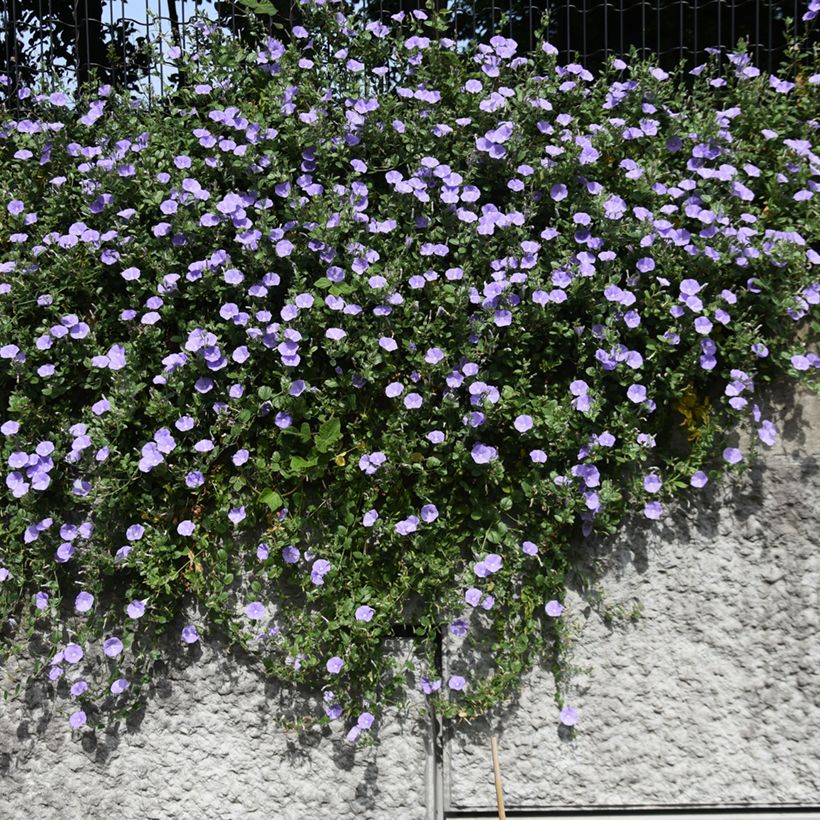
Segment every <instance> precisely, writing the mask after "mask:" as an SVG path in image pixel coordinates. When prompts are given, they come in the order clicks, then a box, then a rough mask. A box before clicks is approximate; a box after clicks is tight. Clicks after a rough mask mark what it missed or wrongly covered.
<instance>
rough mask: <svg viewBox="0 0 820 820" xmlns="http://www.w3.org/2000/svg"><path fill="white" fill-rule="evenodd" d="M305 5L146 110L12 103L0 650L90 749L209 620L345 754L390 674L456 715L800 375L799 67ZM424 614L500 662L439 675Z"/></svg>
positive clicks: (3, 299)
mask: <svg viewBox="0 0 820 820" xmlns="http://www.w3.org/2000/svg"><path fill="white" fill-rule="evenodd" d="M815 6H816V3H815ZM816 11H817V9H816V8H815V7H814V6H813V7H811V8H810V10H809V11H808V12H807V13H806V17H807V19H808V18H810V17H811V16H813V15H814V14H815V13H816ZM303 13H304V16H305V19H304V23H305V25H304V26H297V27H295V28H294V30H293V38H292V41H291V42H290V43H289V44H288V45H287V46H284V45H283V44H282V43H281V42H279V41H277V40H276V39H274V38H270V37H266V36H264V35H260V38H259V44H258V46H257V47H256V49H250V48H248V47H246V46H242V45H240V44H237V43H235V42H232V41H230V40H228V39H225V38H223V37H222V36H221V35H220V34H219V33H218V32H213V31H208V30H207V24H205V23H203V22H202V21H195V22H194V23H193V26H194V27H195V28H196V31H194V30H193V29H192V31H191V36H192V37H193V35H194V34H198V35H199V36H201V37H205V40H206V45H205V46H203V47H202V48H200V49H199V50H198V51H197V52H193V53H188V54H183V55H181V57H180V60H181V63H182V65H183V66H184V72H185V77H186V78H187V81H188V82H187V85H186V87H185V88H184V89H183V90H181V91H179V93H176V94H175V95H174V96H173V97H169V98H166V99H163V100H160V101H159V102H158V103H157V104H155V105H153V106H152V107H150V108H148V107H146V106H145V105H144V104H141V103H140V102H139V101H137V100H131V99H129V98H128V95H127V94H125V93H123V92H120V91H117V90H115V89H112V88H110V87H105V86H103V87H101V88H99V89H98V90H97V92H96V93H95V94H87V95H84V96H82V97H81V98H80V99H78V100H76V101H73V100H71V99H69V97H68V95H66V94H63V93H61V92H51V93H48V92H46V93H40V94H38V93H35V92H27V91H25V90H24V91H22V92H21V94H20V95H19V96H20V97H21V105H23V106H25V108H24V109H23V110H24V112H25V113H19V112H17V113H15V112H14V111H12V110H7V111H5V112H4V113H2V120H0V206H1V210H0V433H1V434H2V435H0V448H2V453H1V454H2V461H3V465H4V467H5V470H4V476H3V478H4V480H3V482H2V485H0V491H1V493H2V494H0V615H2V621H3V627H2V630H3V631H2V643H0V657H2V658H3V660H4V664H5V665H6V667H7V669H9V668H11V667H10V666H9V664H10V663H11V661H12V660H13V656H15V655H20V654H21V653H23V652H24V650H26V648H27V647H28V646H29V642H30V641H32V640H34V639H35V638H37V640H39V641H40V645H41V647H42V646H45V650H44V651H45V652H46V656H45V657H44V659H43V660H41V661H40V662H38V663H34V664H33V665H32V664H29V666H27V667H25V668H27V669H28V673H27V674H28V675H29V678H27V679H26V680H29V679H30V680H40V681H46V682H49V685H50V686H51V687H52V688H53V695H54V697H55V698H57V700H58V702H59V704H60V708H61V709H62V710H63V712H64V714H65V715H66V717H67V719H68V722H69V723H70V726H71V727H72V728H73V729H76V730H80V731H84V729H83V728H82V727H93V726H94V725H96V724H98V723H101V722H102V721H104V720H105V719H106V717H107V716H108V715H111V714H121V713H122V710H123V709H125V708H127V707H128V706H129V705H134V704H138V703H139V702H140V700H141V698H143V697H144V696H145V692H146V690H147V687H149V686H150V683H151V680H152V669H153V667H154V664H155V663H156V661H157V660H158V659H159V658H160V657H161V652H160V650H159V649H158V648H157V646H158V643H157V640H158V638H159V637H160V636H162V635H165V634H167V632H168V630H169V629H171V628H172V629H173V632H172V634H173V637H174V639H175V640H179V641H181V642H183V643H185V644H195V643H196V642H197V641H199V640H201V639H203V638H204V637H205V635H206V633H207V630H208V628H209V624H211V625H213V624H217V625H219V628H220V629H221V630H224V631H225V632H226V633H227V634H228V636H229V637H230V639H231V640H232V641H234V642H236V643H238V644H241V645H243V646H245V647H247V648H249V649H251V650H252V651H253V652H255V653H256V654H258V656H259V658H260V661H261V663H263V664H264V666H265V668H266V670H267V671H268V672H270V673H271V674H272V675H274V676H275V677H277V678H279V679H281V680H285V681H291V682H294V683H297V684H304V685H306V686H309V687H313V688H314V691H316V692H317V695H318V693H319V692H321V693H322V702H321V705H320V706H317V708H316V711H315V715H314V717H315V719H316V720H318V721H319V722H328V721H339V724H338V725H340V726H342V727H343V731H344V732H346V733H347V737H348V739H349V740H351V741H353V740H355V739H356V737H357V736H358V735H359V733H360V732H362V731H366V730H368V729H370V727H371V725H372V724H373V721H374V719H376V718H377V717H378V715H379V713H380V710H382V709H383V708H384V707H385V706H386V705H388V704H397V703H401V702H403V701H404V699H405V697H406V694H407V687H408V686H414V687H420V688H421V690H423V692H424V693H425V695H426V697H427V698H428V702H429V703H430V705H431V707H434V708H435V709H436V710H437V712H438V713H439V714H441V715H443V716H444V717H447V718H453V717H457V716H462V717H464V716H473V715H477V714H480V713H482V712H484V711H486V710H487V709H488V708H489V707H491V706H492V705H493V704H495V703H498V702H499V701H500V700H502V699H503V698H504V697H505V696H507V695H509V693H510V692H511V691H512V690H513V689H514V687H515V685H516V683H517V682H518V680H519V679H520V676H521V674H522V672H523V670H525V669H526V668H527V667H528V665H530V664H531V663H532V660H533V658H535V657H536V656H537V655H538V653H540V652H542V651H544V650H545V649H549V648H550V647H551V646H552V645H553V641H554V640H555V638H556V636H557V637H559V638H560V632H561V623H562V612H563V606H562V604H561V603H560V602H561V600H562V598H563V585H564V578H565V573H566V571H567V569H568V565H569V564H568V557H567V556H568V550H569V547H570V545H571V544H573V543H577V542H578V541H579V540H580V541H583V539H584V538H585V537H588V536H590V535H591V534H592V533H601V534H608V533H612V532H614V531H615V530H616V528H617V526H618V525H619V523H620V522H622V521H623V520H624V519H625V518H626V516H628V515H631V514H634V513H635V512H637V513H638V514H643V515H644V516H645V517H646V518H648V519H652V520H656V519H662V518H663V516H664V514H665V511H666V510H667V508H668V504H669V501H670V500H671V499H672V498H673V497H674V496H675V495H676V494H680V493H696V492H697V491H698V489H699V488H702V487H704V485H706V484H707V482H708V481H709V480H711V479H714V478H716V477H717V476H718V475H719V474H720V473H721V472H722V471H723V470H725V469H735V470H737V469H740V468H741V467H742V466H743V465H744V463H746V461H747V460H748V458H749V457H750V455H749V454H748V453H746V454H744V453H743V452H741V450H740V449H738V448H737V447H735V446H730V443H731V441H732V439H731V438H730V436H731V434H732V432H733V431H736V430H737V429H738V428H739V427H748V428H750V429H751V431H752V432H753V435H754V439H756V440H759V441H760V442H762V443H763V444H764V445H772V444H773V443H774V441H775V439H776V436H777V430H776V427H775V425H774V424H773V422H772V420H771V419H768V418H765V417H764V414H763V413H762V411H761V409H760V406H759V404H758V402H759V396H760V395H761V388H762V387H764V386H765V384H766V383H768V382H770V381H771V380H772V379H774V378H778V377H782V376H787V377H791V378H793V379H801V380H803V381H804V382H805V383H807V384H808V385H809V386H810V387H812V388H813V389H816V388H817V376H816V372H817V368H818V366H819V365H820V358H819V357H818V356H817V355H816V354H815V353H814V352H813V350H814V348H813V344H814V339H815V338H816V332H817V330H818V322H817V318H816V309H815V310H814V315H813V314H812V312H813V309H814V306H815V305H816V304H817V302H818V300H820V284H818V277H817V274H816V270H817V264H818V262H820V254H818V251H817V242H818V233H819V230H818V229H820V214H819V213H818V208H817V203H818V199H820V195H819V194H818V192H819V191H820V158H818V155H817V153H815V152H814V150H815V149H814V148H813V146H815V145H816V140H817V129H818V99H820V74H817V73H814V74H813V73H811V72H812V70H814V69H812V66H815V67H816V66H817V65H818V62H817V56H818V52H817V47H816V46H814V47H813V48H814V51H812V50H811V48H810V47H809V46H807V45H805V44H802V45H801V44H799V43H798V44H795V45H794V46H793V48H792V51H791V52H790V55H791V56H790V63H789V65H788V66H786V67H784V68H783V69H781V75H782V76H774V75H772V76H769V75H767V74H766V73H764V72H762V71H759V70H758V69H757V68H755V67H754V65H753V64H752V62H751V61H750V59H749V57H748V56H747V55H746V54H745V53H744V52H743V50H742V48H739V49H738V50H737V51H736V52H734V53H731V54H728V55H723V56H721V55H717V54H713V55H711V56H710V58H709V60H708V62H707V63H706V64H704V65H701V66H698V67H697V68H696V69H694V70H693V71H691V72H689V74H691V75H693V76H691V77H687V76H686V74H685V73H684V70H683V69H680V70H678V71H677V72H672V73H671V74H670V73H667V72H665V71H663V70H661V69H659V68H657V67H654V66H653V65H652V63H650V62H645V61H640V60H637V59H635V58H634V56H633V57H631V58H618V59H613V60H612V61H611V63H610V65H609V66H608V67H607V69H606V71H605V72H604V73H602V74H601V75H600V76H597V77H596V76H593V75H592V74H591V73H590V72H589V71H587V70H586V69H584V68H583V67H582V66H581V65H578V64H574V63H571V64H568V65H558V64H556V58H555V54H556V51H555V49H554V48H553V47H552V46H551V45H550V44H549V43H547V42H544V41H543V39H541V40H539V44H538V47H537V48H536V49H535V50H534V51H532V52H530V53H528V54H526V56H524V55H521V54H519V53H518V48H517V45H516V43H515V42H513V41H511V40H509V39H506V38H505V37H503V36H495V37H493V38H492V39H491V40H490V41H489V43H482V44H480V45H473V46H470V47H469V48H468V49H467V50H466V51H464V50H462V49H459V48H457V44H456V43H454V42H453V41H452V40H450V39H448V38H447V37H445V36H443V34H442V32H443V30H444V29H445V22H444V18H443V17H442V16H441V15H439V14H436V13H434V12H433V11H432V10H430V11H429V12H423V11H416V12H414V13H413V14H411V15H406V16H402V15H393V17H392V18H385V20H384V21H366V20H361V19H360V18H359V17H357V16H356V15H354V14H353V12H352V11H350V9H348V10H347V16H346V15H345V13H344V11H343V9H342V6H341V5H340V4H333V3H328V4H319V3H311V4H309V5H305V6H304V8H303ZM240 581H241V583H240ZM192 601H194V602H196V603H197V604H198V607H199V609H198V613H199V614H198V615H196V617H195V618H194V619H193V622H191V619H190V618H185V617H184V614H185V613H186V612H189V611H190V610H189V609H188V605H189V604H190V603H191V602H192ZM465 612H467V613H468V615H465V614H464V613H465ZM181 618H182V619H183V620H180V619H181ZM405 622H409V623H412V624H413V629H414V641H415V644H416V647H417V649H418V653H417V657H418V660H416V661H407V662H404V661H397V660H396V659H395V657H394V656H393V655H391V654H389V653H387V652H385V649H384V647H385V640H386V639H387V638H389V637H390V636H391V635H392V634H393V631H394V628H395V626H396V624H399V623H405ZM479 628H480V629H479ZM180 629H181V632H180ZM440 629H445V630H449V631H451V632H452V634H453V636H455V637H456V638H458V640H463V641H466V642H469V641H471V640H474V639H475V635H476V633H477V631H481V632H482V633H485V632H486V631H487V630H489V632H490V634H491V636H492V637H491V644H492V652H493V669H492V674H489V675H487V674H484V673H482V674H481V675H477V674H476V675H472V674H471V671H472V670H471V669H470V668H469V667H467V666H465V667H464V668H463V669H459V670H457V671H459V674H453V675H449V676H445V679H444V680H442V679H441V678H439V677H438V675H437V673H436V667H435V663H434V660H435V648H436V639H437V634H438V632H439V630H440ZM94 659H96V660H95V662H94V663H91V662H90V661H91V660H94ZM24 666H25V664H22V665H20V666H19V667H15V668H19V669H22V668H23V667H24ZM7 683H8V681H7ZM12 683H14V681H12ZM12 688H13V687H12ZM6 694H7V695H8V694H9V692H8V688H7V691H6ZM558 705H559V706H561V705H563V706H564V709H563V710H562V712H561V715H560V718H559V719H560V720H562V721H563V722H564V723H566V724H572V723H573V722H574V720H575V718H576V715H575V713H574V710H573V709H572V707H571V705H568V704H567V705H565V704H563V703H559V704H558Z"/></svg>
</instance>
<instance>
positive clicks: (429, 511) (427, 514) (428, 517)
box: [421, 504, 438, 524]
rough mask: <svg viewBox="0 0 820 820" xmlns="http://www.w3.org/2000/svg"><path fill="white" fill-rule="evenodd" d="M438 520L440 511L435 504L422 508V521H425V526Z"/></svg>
mask: <svg viewBox="0 0 820 820" xmlns="http://www.w3.org/2000/svg"><path fill="white" fill-rule="evenodd" d="M437 518H438V509H437V508H436V505H435V504H425V505H424V506H423V507H422V508H421V520H422V521H424V523H425V524H429V523H430V522H432V521H435V520H436V519H437Z"/></svg>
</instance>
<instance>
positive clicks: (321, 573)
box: [310, 558, 330, 587]
mask: <svg viewBox="0 0 820 820" xmlns="http://www.w3.org/2000/svg"><path fill="white" fill-rule="evenodd" d="M328 572H330V561H326V560H325V559H324V558H319V559H317V560H316V561H314V562H313V566H312V567H311V570H310V580H311V583H313V584H314V585H315V586H319V587H320V586H323V585H324V583H325V575H327V574H328Z"/></svg>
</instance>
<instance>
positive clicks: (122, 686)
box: [111, 678, 131, 695]
mask: <svg viewBox="0 0 820 820" xmlns="http://www.w3.org/2000/svg"><path fill="white" fill-rule="evenodd" d="M130 685H131V684H130V683H129V682H128V680H127V679H126V678H117V680H115V681H114V682H113V683H112V684H111V694H112V695H121V694H122V693H123V692H124V691H125V690H126V689H127V688H128V687H129V686H130Z"/></svg>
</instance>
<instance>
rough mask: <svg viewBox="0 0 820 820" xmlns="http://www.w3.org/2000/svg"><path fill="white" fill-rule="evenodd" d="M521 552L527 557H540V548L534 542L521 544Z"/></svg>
mask: <svg viewBox="0 0 820 820" xmlns="http://www.w3.org/2000/svg"><path fill="white" fill-rule="evenodd" d="M521 551H522V552H523V553H524V554H525V555H538V546H537V544H535V543H534V542H532V541H523V542H522V543H521Z"/></svg>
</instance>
